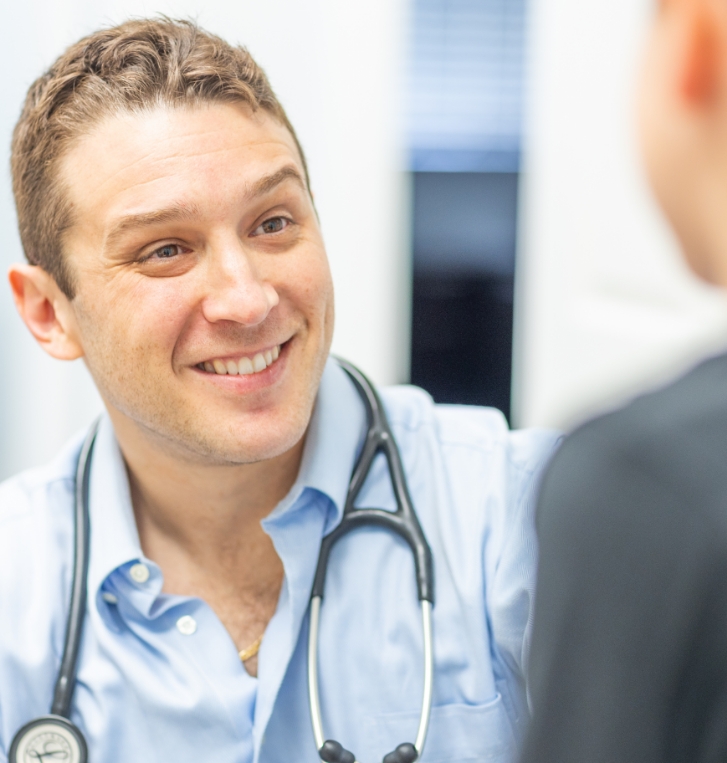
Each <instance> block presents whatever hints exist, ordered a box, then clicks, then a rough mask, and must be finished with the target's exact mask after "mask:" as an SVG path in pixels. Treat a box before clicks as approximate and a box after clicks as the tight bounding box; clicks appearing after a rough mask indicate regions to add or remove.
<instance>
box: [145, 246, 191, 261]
mask: <svg viewBox="0 0 727 763" xmlns="http://www.w3.org/2000/svg"><path fill="white" fill-rule="evenodd" d="M181 252H182V247H181V246H180V245H179V244H164V246H160V247H159V248H158V249H155V250H154V251H153V252H150V253H149V254H147V255H146V257H144V258H143V259H142V260H141V261H142V262H148V261H149V260H171V259H172V258H173V257H176V256H177V255H178V254H181Z"/></svg>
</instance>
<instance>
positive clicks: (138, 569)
mask: <svg viewBox="0 0 727 763" xmlns="http://www.w3.org/2000/svg"><path fill="white" fill-rule="evenodd" d="M129 575H131V579H132V580H133V581H134V582H135V583H146V581H147V580H149V568H148V567H147V566H146V565H145V564H141V563H139V564H135V565H134V566H133V567H132V568H131V569H130V570H129Z"/></svg>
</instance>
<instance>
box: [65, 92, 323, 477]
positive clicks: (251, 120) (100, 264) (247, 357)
mask: <svg viewBox="0 0 727 763" xmlns="http://www.w3.org/2000/svg"><path fill="white" fill-rule="evenodd" d="M61 180H62V181H63V182H64V183H65V185H66V188H67V193H68V196H69V200H70V202H71V204H72V209H73V215H74V220H73V225H72V227H71V229H70V230H69V231H68V233H67V234H66V237H65V239H64V251H65V254H66V256H67V257H68V258H69V264H70V268H71V272H72V273H73V274H74V276H75V282H76V285H77V288H76V296H75V298H74V299H73V301H72V303H71V308H72V310H73V313H74V316H75V323H76V325H77V331H78V335H79V336H78V341H79V343H80V344H81V346H82V348H83V351H84V355H85V359H86V362H87V364H88V367H89V369H90V371H91V373H92V375H93V377H94V379H95V381H96V384H97V385H98V388H99V390H100V392H101V395H102V396H103V398H104V400H105V402H106V404H107V405H108V406H109V410H110V412H111V415H112V417H113V418H114V420H115V423H117V426H119V425H121V426H125V427H128V426H133V427H137V428H138V429H140V430H141V431H143V432H145V433H147V434H149V435H152V437H153V439H155V441H157V442H158V443H159V444H160V445H161V446H162V447H164V446H168V447H169V448H170V449H171V450H173V451H175V452H177V453H181V454H183V455H184V456H185V457H188V458H191V459H193V460H196V461H202V462H209V463H230V464H236V463H248V462H252V461H258V460H262V459H266V458H272V457H274V456H276V455H280V454H282V453H284V452H286V451H287V450H289V449H290V448H292V447H293V446H294V445H295V444H296V443H297V442H299V440H300V438H301V437H302V436H303V434H304V432H305V428H306V426H307V424H308V421H309V418H310V413H311V410H312V406H313V403H314V399H315V395H316V392H317V389H318V384H319V381H320V376H321V373H322V371H323V367H324V365H325V362H326V358H327V356H328V351H329V347H330V343H331V336H332V331H333V287H332V283H331V276H330V270H329V267H328V261H327V259H326V254H325V250H324V246H323V241H322V238H321V232H320V228H319V225H318V220H317V217H316V214H315V210H314V208H313V204H312V201H311V198H310V195H309V193H308V191H307V190H306V187H305V183H304V174H303V167H302V163H301V159H300V156H299V154H298V151H297V150H296V147H295V144H294V142H293V139H292V137H291V135H290V134H289V132H288V131H287V130H286V129H285V128H284V127H282V126H281V125H279V124H278V123H277V122H276V121H275V120H274V119H273V118H272V117H270V116H269V115H267V114H265V113H264V112H261V111H258V112H257V113H254V114H253V113H252V112H250V111H249V110H248V109H246V108H245V107H244V106H242V105H240V106H238V105H217V104H215V105H210V106H205V107H200V108H180V109H170V108H166V107H160V108H158V109H155V110H153V111H149V112H145V113H141V114H129V113H122V114H120V115H118V116H114V117H111V118H108V119H106V120H104V121H102V122H101V123H100V124H99V125H97V126H96V127H94V128H93V130H92V132H91V133H90V134H88V135H87V136H85V137H84V138H83V139H82V140H81V141H80V142H79V143H78V144H76V145H75V146H74V148H73V149H72V150H71V151H70V152H69V153H68V155H67V156H66V157H65V158H64V160H63V163H62V167H61ZM224 371H229V372H228V373H220V372H224Z"/></svg>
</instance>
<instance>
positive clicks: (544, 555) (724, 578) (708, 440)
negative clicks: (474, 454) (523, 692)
mask: <svg viewBox="0 0 727 763" xmlns="http://www.w3.org/2000/svg"><path fill="white" fill-rule="evenodd" d="M537 521H538V534H539V541H540V549H541V551H540V553H541V556H540V565H539V583H538V594H537V599H536V614H535V626H534V631H533V645H532V652H531V658H530V691H531V697H532V702H533V711H534V715H533V722H532V726H531V731H530V735H529V737H528V740H527V743H526V749H525V753H524V763H551V762H552V763H576V762H577V763H591V762H593V763H596V762H597V763H627V762H629V761H634V763H635V762H636V761H638V762H639V763H650V762H651V761H674V762H676V761H680V762H681V761H684V763H686V762H687V761H689V763H701V762H702V761H704V762H706V761H710V762H711V761H727V356H720V357H717V358H713V359H711V360H709V361H707V362H705V363H703V364H702V365H700V366H698V367H697V368H696V369H694V370H693V371H691V372H690V373H689V374H687V375H686V376H685V377H683V378H682V379H680V380H679V381H677V382H675V383H674V384H672V385H670V386H669V387H666V388H664V389H662V390H659V391H658V392H655V393H652V394H649V395H646V396H644V397H642V398H639V399H638V400H636V401H635V402H633V403H632V404H630V405H629V406H627V407H626V408H624V409H622V410H620V411H618V412H615V413H612V414H609V415H607V416H604V417H602V418H600V419H596V420H595V421H592V422H590V423H589V424H586V425H585V426H583V427H581V428H580V429H579V430H578V431H576V432H575V433H574V434H573V435H571V437H569V438H568V439H567V440H566V442H565V443H564V445H563V446H562V447H561V449H560V451H559V452H558V454H557V455H556V457H555V458H554V460H553V462H552V464H551V466H550V468H549V470H548V472H547V474H546V475H545V477H544V479H543V483H542V490H541V495H540V499H539V504H538V514H537Z"/></svg>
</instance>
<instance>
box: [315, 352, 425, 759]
mask: <svg viewBox="0 0 727 763" xmlns="http://www.w3.org/2000/svg"><path fill="white" fill-rule="evenodd" d="M336 360H337V361H338V363H339V365H340V366H341V368H343V370H344V371H345V372H346V373H347V374H348V376H349V377H350V379H351V381H352V382H353V384H354V386H355V387H356V389H357V391H358V393H359V395H360V396H361V399H362V400H363V402H364V405H365V407H366V417H367V422H368V429H367V433H366V439H365V440H364V444H363V447H362V449H361V453H360V455H359V457H358V460H357V462H356V465H355V466H354V469H353V474H352V476H351V481H350V483H349V488H348V495H347V496H346V503H345V506H344V508H343V517H342V519H341V521H340V523H339V524H338V525H337V527H335V528H334V529H333V530H332V531H331V532H330V533H329V534H328V535H326V536H325V537H324V538H323V540H322V542H321V550H320V553H319V557H318V565H317V567H316V574H315V578H314V580H313V591H312V592H311V607H310V620H309V626H308V628H309V630H308V697H309V705H310V713H311V723H312V725H313V737H314V739H315V742H316V747H317V749H318V754H319V756H320V758H321V760H323V761H326V763H356V757H355V756H354V755H353V753H351V752H349V751H348V750H346V749H345V748H344V747H343V745H341V744H340V743H339V742H337V741H335V740H332V739H329V740H326V739H325V735H324V733H323V721H322V718H321V709H320V692H319V690H318V632H319V622H320V611H321V605H322V603H323V592H324V587H325V579H326V570H327V568H328V558H329V555H330V553H331V549H332V548H333V546H334V545H335V544H336V543H337V542H338V541H339V540H340V539H341V538H342V537H343V536H344V535H346V534H347V533H349V532H351V530H355V529H356V528H358V527H363V526H366V525H376V526H379V527H383V528H384V529H387V530H390V531H392V532H395V533H397V534H398V535H400V536H401V537H402V538H403V539H404V540H405V541H406V542H407V543H408V544H409V547H410V549H411V552H412V554H413V556H414V565H415V573H416V581H417V593H418V598H419V602H420V604H421V610H422V637H423V646H424V649H423V651H424V685H423V691H422V706H421V714H420V717H419V729H418V731H417V736H416V740H415V742H414V743H413V744H411V743H403V744H400V745H399V746H398V747H397V748H396V750H394V751H393V752H390V753H388V755H386V756H385V757H384V763H413V761H415V760H417V758H419V757H420V756H421V752H422V748H423V746H424V741H425V739H426V736H427V730H428V726H429V715H430V713H431V706H432V685H433V676H434V654H433V639H432V606H433V605H434V564H433V560H432V552H431V549H430V548H429V544H428V543H427V541H426V538H425V537H424V532H423V531H422V528H421V525H420V524H419V520H418V518H417V515H416V512H415V511H414V505H413V503H412V500H411V496H410V495H409V488H408V486H407V481H406V475H405V474H404V468H403V466H402V464H401V456H400V455H399V449H398V447H397V445H396V440H395V439H394V435H393V434H392V432H391V427H390V426H389V422H388V420H387V418H386V413H385V411H384V406H383V404H382V402H381V400H380V398H379V396H378V393H377V392H376V389H375V388H374V386H373V384H371V382H370V381H369V380H368V379H367V378H366V376H364V374H363V373H361V371H359V369H358V368H356V367H355V366H354V365H352V364H351V363H348V362H347V361H345V360H342V359H340V358H336ZM379 454H383V455H384V456H385V458H386V463H387V466H388V470H389V475H390V477H391V483H392V486H393V489H394V497H395V499H396V504H397V508H396V511H395V512H392V511H385V510H383V509H367V508H356V507H355V502H356V499H357V498H358V495H359V493H360V492H361V488H362V487H363V484H364V482H365V481H366V477H367V476H368V473H369V471H370V469H371V466H372V465H373V462H374V459H375V458H376V456H377V455H379Z"/></svg>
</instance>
